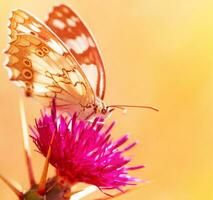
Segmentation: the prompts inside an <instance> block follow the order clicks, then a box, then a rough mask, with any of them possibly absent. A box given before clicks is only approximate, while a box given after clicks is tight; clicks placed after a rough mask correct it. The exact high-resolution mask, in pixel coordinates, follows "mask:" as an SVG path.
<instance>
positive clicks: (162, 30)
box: [0, 0, 213, 200]
mask: <svg viewBox="0 0 213 200" xmlns="http://www.w3.org/2000/svg"><path fill="white" fill-rule="evenodd" d="M3 2H4V3H3ZM58 2H59V1H57V2H56V1H50V0H31V1H30V0H28V1H26V0H25V1H24V0H19V1H17V0H16V1H15V0H7V1H1V2H0V35H1V37H0V41H1V42H0V49H1V50H2V49H4V48H5V47H6V45H7V41H8V39H7V32H8V31H7V23H8V16H9V13H10V11H11V9H14V8H23V9H26V10H28V11H30V12H32V13H33V14H34V15H36V16H37V17H39V18H40V19H44V18H45V16H46V15H47V11H48V10H50V8H51V7H52V6H53V5H55V3H58ZM61 2H64V3H66V4H67V5H70V6H72V8H74V9H75V10H77V11H78V13H79V14H80V16H82V18H83V19H84V21H86V22H87V25H88V26H89V27H90V28H91V30H92V32H93V34H94V35H95V38H96V40H97V41H98V44H99V46H100V49H101V51H102V56H103V59H104V62H105V66H106V75H107V93H106V102H107V103H108V104H114V103H116V104H117V103H127V104H142V105H147V104H148V105H154V106H156V107H159V108H160V112H159V113H155V112H152V111H149V110H136V109H131V110H129V111H128V113H127V115H122V114H121V113H120V111H116V112H115V113H114V114H113V117H112V119H115V120H116V121H117V127H116V128H115V129H114V131H113V134H114V137H118V136H119V135H121V133H126V132H131V136H132V140H140V144H139V145H138V146H137V147H136V148H135V149H134V150H132V151H131V152H130V155H132V157H133V159H134V161H133V163H134V164H140V163H143V164H145V165H146V168H145V169H143V170H140V171H138V172H134V173H133V175H135V176H138V177H140V178H142V179H145V180H148V182H147V183H146V184H144V185H143V187H142V188H141V189H139V190H135V191H133V192H131V193H129V194H127V195H125V196H123V197H119V198H118V199H135V200H140V199H146V200H161V199H162V200H198V199H213V190H212V185H213V181H212V180H213V160H212V150H213V128H212V126H213V124H212V122H213V106H212V104H213V66H212V64H213V20H212V19H213V12H212V8H213V2H212V1H211V0H209V1H208V0H203V1H199V0H187V1H186V0H161V1H158V0H149V1H145V0H133V1H127V0H123V1H121V0H107V1H100V0H90V1H85V0H78V1H77V0H72V1H68V0H67V1H65V0H64V1H61ZM3 60H5V56H4V55H3V54H1V55H0V63H3ZM0 74H1V76H0V102H1V103H0V173H1V174H3V175H5V176H6V177H9V178H11V179H14V180H17V181H18V182H19V183H20V184H21V185H22V186H23V187H24V188H27V187H28V180H27V173H26V166H25V163H24V155H23V149H22V140H21V124H20V114H19V99H20V96H21V94H20V90H19V89H18V88H16V86H14V85H13V84H12V83H11V82H9V81H8V78H7V73H6V70H4V69H3V68H2V67H1V68H0ZM24 103H25V107H26V110H27V118H28V122H29V123H30V124H32V123H33V119H34V118H35V117H36V116H38V114H39V109H40V105H38V104H37V103H36V102H34V101H33V100H30V99H29V100H26V99H25V102H24ZM31 147H32V149H35V146H33V145H32V146H31ZM42 164H43V158H42V157H41V156H40V155H39V154H37V153H36V152H33V165H34V168H35V173H36V177H37V179H38V178H39V176H40V174H41V170H42ZM15 198H16V197H15V196H14V194H13V193H12V192H10V190H9V189H8V188H7V187H6V186H5V185H4V184H3V183H2V182H0V199H2V200H3V199H7V200H8V199H15Z"/></svg>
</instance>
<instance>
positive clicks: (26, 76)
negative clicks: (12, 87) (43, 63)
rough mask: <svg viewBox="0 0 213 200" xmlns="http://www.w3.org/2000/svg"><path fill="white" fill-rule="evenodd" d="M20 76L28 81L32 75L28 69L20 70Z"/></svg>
mask: <svg viewBox="0 0 213 200" xmlns="http://www.w3.org/2000/svg"><path fill="white" fill-rule="evenodd" d="M22 75H23V77H24V78H25V79H27V80H30V79H32V78H33V73H32V71H31V70H29V69H23V70H22Z"/></svg>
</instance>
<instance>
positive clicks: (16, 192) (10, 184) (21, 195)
mask: <svg viewBox="0 0 213 200" xmlns="http://www.w3.org/2000/svg"><path fill="white" fill-rule="evenodd" d="M0 179H1V180H2V181H3V182H4V183H5V184H6V185H7V186H8V187H9V188H10V189H11V190H12V191H13V192H14V193H15V194H16V195H17V196H18V197H19V199H22V198H23V193H22V192H21V191H20V190H18V188H16V186H15V185H14V184H12V183H11V182H10V181H9V180H7V179H6V178H5V177H3V176H2V175H0Z"/></svg>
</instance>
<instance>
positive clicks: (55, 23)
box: [53, 19, 65, 30]
mask: <svg viewBox="0 0 213 200" xmlns="http://www.w3.org/2000/svg"><path fill="white" fill-rule="evenodd" d="M53 26H55V27H56V28H59V29H61V30H62V29H64V28H65V23H64V22H62V21H61V20H59V19H54V20H53Z"/></svg>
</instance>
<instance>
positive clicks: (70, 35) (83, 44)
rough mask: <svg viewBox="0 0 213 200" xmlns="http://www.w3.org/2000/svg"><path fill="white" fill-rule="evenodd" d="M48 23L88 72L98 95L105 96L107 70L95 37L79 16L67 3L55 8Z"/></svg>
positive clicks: (91, 83) (85, 71)
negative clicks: (105, 70)
mask: <svg viewBox="0 0 213 200" xmlns="http://www.w3.org/2000/svg"><path fill="white" fill-rule="evenodd" d="M46 24H47V25H48V26H49V27H50V28H51V29H52V30H53V31H54V32H55V33H56V34H57V35H58V36H59V37H60V39H61V40H63V42H64V43H65V44H66V46H67V47H68V48H69V50H70V51H71V53H72V54H73V55H74V57H75V58H76V60H77V61H78V63H79V64H80V65H81V68H82V70H83V71H84V73H85V74H86V76H87V78H88V80H89V82H90V85H91V86H92V88H93V90H94V92H95V93H96V96H98V97H100V98H101V99H103V98H104V93H105V72H104V66H103V62H102V59H101V56H100V53H99V50H98V47H97V45H96V43H95V40H94V38H93V37H92V35H91V33H90V32H89V30H88V28H87V27H86V26H85V24H84V23H83V21H82V20H81V19H80V18H79V16H78V15H77V14H76V13H75V12H74V11H73V10H71V9H70V8H69V7H67V6H65V5H59V6H56V7H54V8H53V11H52V12H50V13H49V17H48V20H47V21H46Z"/></svg>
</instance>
